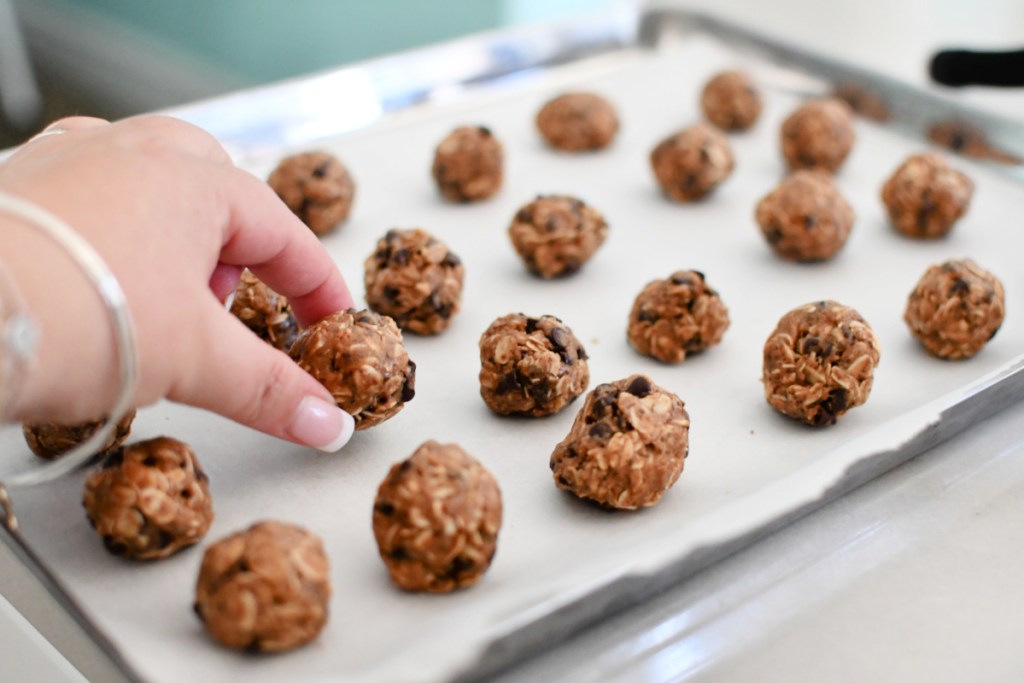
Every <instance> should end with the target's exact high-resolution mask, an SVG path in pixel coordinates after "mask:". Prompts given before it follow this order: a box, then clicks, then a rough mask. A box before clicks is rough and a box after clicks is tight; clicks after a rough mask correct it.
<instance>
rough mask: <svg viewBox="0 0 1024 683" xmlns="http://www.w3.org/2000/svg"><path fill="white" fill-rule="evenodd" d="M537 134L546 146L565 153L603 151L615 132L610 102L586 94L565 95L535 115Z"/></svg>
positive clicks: (617, 123) (615, 115) (592, 94)
mask: <svg viewBox="0 0 1024 683" xmlns="http://www.w3.org/2000/svg"><path fill="white" fill-rule="evenodd" d="M537 130H539V131H540V134H541V135H543V136H544V139H545V140H546V141H547V143H548V144H549V145H551V146H552V147H554V148H556V149H560V150H563V151H566V152H584V151H590V150H597V149H603V148H605V147H607V146H608V145H609V144H611V141H612V140H614V139H615V134H616V133H617V132H618V131H619V117H618V115H617V114H616V113H615V107H613V106H612V104H611V102H609V101H608V100H606V99H605V98H603V97H601V96H600V95H595V94H594V93H589V92H577V93H567V94H565V95H560V96H559V97H556V98H554V99H553V100H550V101H548V102H547V103H546V104H545V105H544V106H543V107H541V110H540V111H539V112H538V113H537Z"/></svg>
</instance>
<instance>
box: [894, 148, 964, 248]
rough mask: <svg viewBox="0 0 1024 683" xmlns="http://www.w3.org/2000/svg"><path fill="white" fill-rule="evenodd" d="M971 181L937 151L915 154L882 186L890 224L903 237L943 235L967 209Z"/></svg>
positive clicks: (947, 232)
mask: <svg viewBox="0 0 1024 683" xmlns="http://www.w3.org/2000/svg"><path fill="white" fill-rule="evenodd" d="M973 194H974V183H972V182H971V179H970V178H968V177H967V176H965V175H964V174H963V173H961V172H960V171H957V170H956V169H954V168H951V167H950V166H949V165H948V164H947V163H946V160H945V159H944V158H942V156H940V155H938V154H917V155H914V156H912V157H910V158H908V159H907V160H906V161H904V162H903V164H902V165H900V167H899V168H898V169H896V171H895V172H894V173H893V174H892V176H891V177H890V178H889V180H887V181H886V183H885V185H884V186H882V202H883V203H884V204H885V208H886V210H887V211H888V213H889V220H890V221H891V222H892V225H893V226H894V227H895V228H896V229H897V230H898V231H899V232H901V233H903V234H904V235H906V236H907V237H918V238H926V239H927V238H935V237H944V236H946V235H947V234H949V231H950V230H952V229H953V224H954V223H956V222H957V221H958V220H960V218H961V217H962V216H963V215H964V213H966V212H967V208H968V207H969V206H970V203H971V197H972V196H973Z"/></svg>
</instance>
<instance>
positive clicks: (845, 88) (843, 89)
mask: <svg viewBox="0 0 1024 683" xmlns="http://www.w3.org/2000/svg"><path fill="white" fill-rule="evenodd" d="M832 97H835V98H836V99H840V100H842V101H843V102H846V104H847V105H849V107H850V109H852V110H853V111H854V112H856V113H857V114H860V115H861V116H863V117H864V118H866V119H871V120H872V121H879V122H884V121H888V120H889V117H891V116H892V112H890V111H889V107H888V105H886V103H885V100H884V99H882V96H881V95H879V94H878V93H876V92H874V91H873V90H869V89H867V88H865V87H863V86H861V85H858V84H856V83H842V84H840V85H839V86H837V87H836V89H835V90H834V91H832Z"/></svg>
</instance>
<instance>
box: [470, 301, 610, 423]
mask: <svg viewBox="0 0 1024 683" xmlns="http://www.w3.org/2000/svg"><path fill="white" fill-rule="evenodd" d="M589 382H590V370H589V368H588V367H587V352H586V351H585V350H584V348H583V345H582V344H580V342H579V340H578V339H577V338H576V335H574V334H573V333H572V330H571V329H569V326H568V325H566V324H564V323H563V322H562V321H561V320H559V319H558V318H556V317H554V316H550V315H543V316H541V317H539V318H530V317H527V316H525V315H523V314H522V313H510V314H508V315H506V316H502V317H501V318H498V319H497V320H495V321H494V322H493V323H491V325H490V327H488V328H487V331H485V332H484V333H483V336H481V337H480V396H482V397H483V399H484V403H486V404H487V406H488V407H489V408H490V409H491V410H493V411H494V412H496V413H498V414H499V415H529V416H531V417H540V416H543V415H553V414H555V413H557V412H559V411H561V410H562V409H563V408H565V407H566V406H567V405H569V404H570V403H572V402H573V401H575V400H576V397H577V396H579V395H580V394H582V393H583V392H584V391H586V389H587V384H588V383H589Z"/></svg>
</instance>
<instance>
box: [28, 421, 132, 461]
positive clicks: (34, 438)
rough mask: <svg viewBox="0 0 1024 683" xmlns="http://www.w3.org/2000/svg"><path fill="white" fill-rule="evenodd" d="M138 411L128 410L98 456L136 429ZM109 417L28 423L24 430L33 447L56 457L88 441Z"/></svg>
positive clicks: (34, 451) (112, 447)
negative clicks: (134, 427)
mask: <svg viewBox="0 0 1024 683" xmlns="http://www.w3.org/2000/svg"><path fill="white" fill-rule="evenodd" d="M134 419H135V411H134V410H130V411H128V412H127V413H126V414H125V415H124V417H122V418H121V419H120V420H118V421H117V425H116V426H115V427H114V431H113V432H111V434H110V436H109V437H108V438H107V442H106V443H105V444H104V445H103V446H102V447H100V448H99V449H97V450H96V454H97V455H106V454H107V453H109V452H110V451H112V450H114V449H115V448H117V447H118V446H120V445H121V444H123V443H124V440H125V439H127V438H128V435H129V434H130V433H131V431H132V421H133V420H134ZM106 421H107V420H106V419H102V420H91V421H89V422H79V423H77V424H71V425H68V424H58V423H56V422H27V423H25V424H24V425H22V427H21V429H22V433H23V434H24V435H25V442H26V443H28V447H29V449H30V450H31V451H32V452H33V453H35V454H36V455H38V456H39V457H40V458H44V459H46V460H56V459H57V458H59V457H60V456H62V455H64V454H65V453H67V452H68V451H70V450H71V449H72V448H75V447H76V446H78V445H79V444H83V443H85V442H86V441H87V440H88V439H89V438H90V437H92V435H93V434H95V433H96V430H97V429H99V428H100V427H102V426H103V425H104V424H105V423H106Z"/></svg>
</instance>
